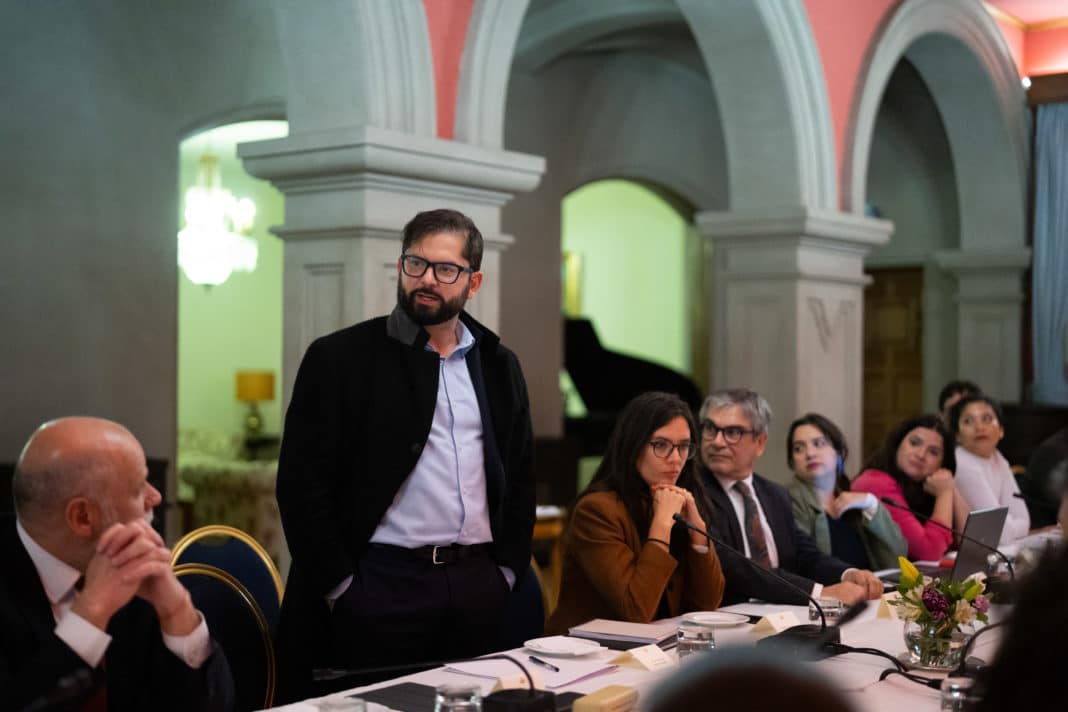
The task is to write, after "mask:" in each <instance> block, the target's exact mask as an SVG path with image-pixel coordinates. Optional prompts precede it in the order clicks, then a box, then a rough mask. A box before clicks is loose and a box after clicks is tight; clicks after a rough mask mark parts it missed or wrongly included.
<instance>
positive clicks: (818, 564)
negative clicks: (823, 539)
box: [698, 467, 849, 606]
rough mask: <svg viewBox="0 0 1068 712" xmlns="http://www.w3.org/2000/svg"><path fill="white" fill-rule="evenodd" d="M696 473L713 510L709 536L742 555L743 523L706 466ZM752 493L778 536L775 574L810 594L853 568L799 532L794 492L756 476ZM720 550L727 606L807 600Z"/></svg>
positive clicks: (776, 538)
mask: <svg viewBox="0 0 1068 712" xmlns="http://www.w3.org/2000/svg"><path fill="white" fill-rule="evenodd" d="M698 470H699V472H700V474H701V477H702V480H703V482H704V485H705V493H706V494H707V496H708V500H709V505H710V506H709V510H710V511H711V512H712V521H711V522H710V523H709V525H708V529H709V533H710V534H711V535H712V536H714V537H716V538H717V539H720V540H722V541H723V542H724V543H726V544H728V545H729V546H731V547H733V548H735V549H737V550H738V551H741V552H744V551H745V543H744V539H743V538H742V527H741V523H740V522H739V521H738V516H737V515H736V514H735V512H734V507H733V506H732V505H731V502H730V499H729V498H728V497H727V493H726V491H724V489H723V488H722V487H721V486H720V484H719V480H717V479H716V478H715V477H714V476H713V475H712V473H710V472H708V471H707V470H705V469H704V468H703V467H699V468H698ZM753 491H754V494H755V495H756V498H757V499H758V500H759V501H760V506H761V507H762V508H763V509H764V516H766V517H767V519H768V526H770V527H771V532H772V536H774V537H775V548H776V549H777V550H778V553H779V568H778V569H776V570H775V572H776V573H778V574H780V575H781V576H783V577H784V578H786V579H787V580H788V581H790V582H791V583H793V584H795V585H796V586H798V587H800V588H801V589H802V590H803V591H805V592H806V593H807V592H811V591H812V586H813V584H815V583H822V584H834V583H838V582H839V581H840V580H841V577H842V572H843V571H845V570H846V569H848V568H849V564H847V563H846V562H844V561H842V560H841V559H836V558H835V557H833V556H829V555H827V554H824V553H823V552H822V551H820V548H819V547H818V546H816V542H815V541H814V540H813V539H812V537H811V536H809V535H808V534H806V533H805V532H803V531H802V530H800V529H798V528H797V524H796V522H795V521H794V513H793V506H792V505H791V503H790V494H789V493H788V492H787V491H786V488H785V487H783V486H782V485H778V484H776V483H774V482H772V481H771V480H768V479H765V478H764V477H761V476H760V475H758V474H756V473H753ZM716 550H717V551H718V552H719V560H720V565H721V566H722V567H723V575H724V576H725V577H726V578H727V590H726V592H725V593H724V594H723V605H725V606H726V605H730V604H733V603H739V602H741V601H746V600H748V599H750V598H759V599H760V600H762V601H768V602H771V603H788V604H793V605H804V604H806V603H807V602H808V599H807V598H805V597H804V596H802V595H801V594H800V593H798V592H797V591H794V590H793V589H791V588H789V587H788V586H786V585H784V584H782V583H780V582H777V581H775V580H774V579H773V578H772V577H770V576H763V575H761V574H760V573H759V572H757V571H756V570H755V569H754V568H753V567H752V566H749V565H748V564H746V563H745V562H744V561H741V560H740V558H741V557H739V556H738V555H737V554H732V553H731V552H729V551H727V550H726V549H724V548H723V547H722V546H720V545H719V544H717V545H716Z"/></svg>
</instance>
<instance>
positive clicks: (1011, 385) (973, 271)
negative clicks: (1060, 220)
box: [935, 247, 1031, 402]
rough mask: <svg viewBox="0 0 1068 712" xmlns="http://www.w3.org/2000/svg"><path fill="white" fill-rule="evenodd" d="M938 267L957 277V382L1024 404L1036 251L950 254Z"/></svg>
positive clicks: (941, 256)
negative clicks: (1023, 364)
mask: <svg viewBox="0 0 1068 712" xmlns="http://www.w3.org/2000/svg"><path fill="white" fill-rule="evenodd" d="M935 263H936V264H937V265H938V266H939V267H941V268H942V269H944V270H946V271H948V272H950V273H952V274H953V275H954V276H955V277H956V278H957V294H956V301H957V313H958V320H959V321H958V326H957V377H959V378H967V379H969V380H972V381H975V382H976V383H978V384H979V386H980V387H981V388H982V389H983V390H984V391H986V392H987V393H989V394H990V395H991V396H993V397H994V398H997V399H998V400H1004V401H1016V402H1018V401H1019V400H1020V395H1021V394H1020V387H1021V380H1022V376H1021V374H1022V372H1021V368H1020V346H1021V342H1020V323H1021V316H1022V314H1021V309H1022V305H1023V285H1022V277H1023V272H1024V270H1026V269H1027V267H1028V265H1029V264H1030V263H1031V250H1030V248H1027V247H1019V248H1015V249H1008V250H998V251H994V250H946V251H942V252H937V253H935Z"/></svg>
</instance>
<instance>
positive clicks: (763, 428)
mask: <svg viewBox="0 0 1068 712" xmlns="http://www.w3.org/2000/svg"><path fill="white" fill-rule="evenodd" d="M770 424H771V408H770V407H769V406H768V402H767V401H766V400H764V398H763V396H761V395H760V394H759V393H756V392H754V391H751V390H748V389H745V388H735V389H729V390H721V391H716V392H714V393H712V394H711V395H710V396H709V397H708V398H707V399H705V402H704V403H703V404H702V405H701V411H700V423H699V426H700V428H701V458H700V459H701V467H700V468H698V469H699V472H700V476H701V479H702V482H703V484H704V487H705V493H706V495H707V497H708V500H709V505H710V506H709V510H710V512H711V513H712V517H711V519H712V521H711V522H710V524H709V533H710V534H712V535H713V536H715V537H716V538H718V539H720V540H722V541H724V542H726V543H727V544H729V545H730V546H732V547H733V548H735V549H737V550H738V551H741V552H744V553H745V555H746V556H748V557H749V558H750V559H751V560H753V561H754V562H756V563H757V564H759V565H760V566H763V567H764V568H767V569H773V570H774V571H775V572H776V573H778V574H779V575H781V576H783V577H784V578H786V579H787V580H789V581H791V582H792V583H794V584H796V585H797V586H798V587H799V588H801V589H802V590H804V591H808V592H810V593H811V595H812V596H813V597H818V596H826V597H830V598H837V599H840V600H842V601H844V602H846V603H848V604H852V603H856V602H857V601H860V600H863V599H866V598H867V599H875V598H879V597H880V596H882V593H883V584H882V582H881V581H879V579H878V578H876V577H875V575H874V574H872V572H870V571H863V570H860V569H855V568H850V567H849V564H847V563H846V562H844V561H842V560H840V559H836V558H835V557H833V556H829V555H827V554H824V553H823V552H822V551H821V550H820V548H819V547H818V546H817V545H816V542H815V541H813V539H812V537H810V536H809V535H808V534H806V533H805V532H803V531H801V530H800V529H798V528H797V524H796V523H795V521H794V514H793V509H792V507H791V504H790V495H789V493H788V492H787V491H786V488H785V487H783V486H781V485H778V484H776V483H774V482H772V481H771V480H768V479H766V478H764V477H761V476H760V475H758V474H756V473H755V472H753V463H754V462H755V461H756V459H757V458H758V457H760V456H761V455H762V454H764V447H765V446H766V445H767V442H768V426H769V425H770ZM719 558H720V562H721V565H722V566H723V573H724V576H725V577H726V579H727V590H726V592H725V593H724V595H723V603H724V605H729V604H732V603H738V602H741V601H746V600H749V599H750V598H757V599H760V600H763V601H768V602H770V603H789V604H795V605H804V604H806V603H807V599H806V598H805V597H803V596H802V595H801V594H800V593H798V592H797V591H794V590H792V589H790V588H788V587H786V586H784V585H783V584H781V583H778V582H776V581H775V580H774V579H773V578H772V577H770V576H762V575H761V574H760V573H759V572H757V571H755V570H754V569H753V567H751V566H747V565H746V564H745V562H743V561H739V560H738V557H737V556H736V555H734V554H731V553H730V552H728V551H725V550H721V551H720V552H719Z"/></svg>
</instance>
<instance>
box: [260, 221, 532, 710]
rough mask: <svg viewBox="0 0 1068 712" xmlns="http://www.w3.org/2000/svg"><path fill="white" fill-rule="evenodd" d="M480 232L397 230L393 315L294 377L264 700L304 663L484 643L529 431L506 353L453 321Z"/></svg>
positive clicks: (408, 656)
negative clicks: (280, 560) (286, 556)
mask: <svg viewBox="0 0 1068 712" xmlns="http://www.w3.org/2000/svg"><path fill="white" fill-rule="evenodd" d="M482 250H483V242H482V235H481V234H480V233H479V231H478V228H477V227H475V224H474V223H473V222H472V221H471V219H470V218H468V217H467V216H465V215H463V214H461V213H459V212H456V211H454V210H432V211H428V212H423V213H419V214H418V215H416V216H415V217H414V218H413V219H412V220H411V221H410V222H409V223H408V224H407V225H406V226H405V228H404V236H403V243H402V246H401V255H400V257H399V258H398V259H397V306H396V307H395V308H394V309H393V312H392V313H391V314H390V315H389V316H388V317H379V318H376V319H371V320H369V321H365V322H362V323H360V324H356V325H355V326H351V327H349V328H347V329H343V330H341V331H338V332H335V333H333V334H330V335H328V336H324V337H322V338H320V339H317V340H316V341H315V342H314V343H312V345H311V346H310V347H309V348H308V351H307V353H306V354H305V356H304V360H303V362H302V363H301V366H300V370H299V372H298V373H297V378H296V382H295V384H294V387H293V397H292V400H291V402H290V405H289V410H288V412H287V414H286V423H285V430H284V435H283V440H282V449H281V454H280V459H279V466H278V504H279V508H280V509H281V513H282V523H283V526H284V528H285V534H286V540H287V541H288V543H289V548H290V551H291V553H292V555H293V564H292V569H291V571H290V575H289V581H288V586H287V590H286V595H285V599H284V601H283V603H282V611H281V615H280V620H279V633H278V642H279V697H280V699H281V700H283V701H284V700H287V699H298V698H301V697H305V696H308V695H309V694H313V693H314V692H316V691H318V690H316V689H315V687H314V686H312V685H311V683H312V670H313V669H314V668H323V667H330V668H342V669H347V670H362V671H364V673H365V674H364V676H363V679H364V680H369V679H373V678H374V677H375V676H376V675H377V676H379V677H389V676H392V675H390V674H389V672H388V671H379V673H373V672H369V668H375V667H388V666H399V665H405V664H410V663H418V662H421V661H433V660H442V659H447V658H460V657H470V656H474V655H479V654H482V653H486V652H489V651H491V650H494V649H496V648H497V647H498V645H499V643H498V640H499V630H500V628H501V624H502V618H503V611H504V606H505V601H506V598H507V595H508V592H509V590H510V589H511V588H512V587H513V586H514V585H515V583H516V579H517V578H518V577H519V576H521V575H523V573H524V572H525V571H526V569H527V566H528V562H529V560H530V543H531V536H532V533H533V526H534V482H533V471H532V467H531V447H532V435H531V424H530V412H529V404H528V400H527V390H526V384H525V382H524V380H523V374H522V371H521V370H520V367H519V362H518V360H517V359H516V357H515V355H514V354H513V353H512V352H511V351H509V350H508V349H507V348H505V347H504V346H502V345H501V343H500V339H499V338H498V337H497V336H496V335H495V334H493V333H492V332H491V331H490V330H489V329H487V328H486V327H485V326H483V325H481V324H479V323H478V322H477V321H475V320H474V319H473V318H471V316H470V315H469V314H467V312H465V311H464V310H463V308H464V305H465V304H466V302H467V300H468V299H470V298H471V297H473V296H475V294H476V293H477V292H478V290H479V288H480V286H481V285H482V280H483V275H482V272H481V271H480V266H481V261H482Z"/></svg>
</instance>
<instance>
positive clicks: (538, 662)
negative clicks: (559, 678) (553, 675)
mask: <svg viewBox="0 0 1068 712" xmlns="http://www.w3.org/2000/svg"><path fill="white" fill-rule="evenodd" d="M527 657H528V658H530V662H532V663H534V664H535V665H541V666H542V667H543V668H549V669H550V670H552V671H553V672H560V668H558V667H556V666H555V665H553V664H552V663H548V662H545V661H544V660H542V659H541V658H536V657H534V656H533V655H528V656H527Z"/></svg>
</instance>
